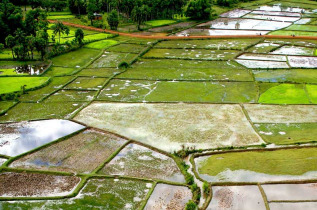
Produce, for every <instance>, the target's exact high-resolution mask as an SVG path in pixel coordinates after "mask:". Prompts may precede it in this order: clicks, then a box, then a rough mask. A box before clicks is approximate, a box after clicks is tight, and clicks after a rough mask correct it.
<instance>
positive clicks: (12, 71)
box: [0, 69, 28, 76]
mask: <svg viewBox="0 0 317 210" xmlns="http://www.w3.org/2000/svg"><path fill="white" fill-rule="evenodd" d="M12 75H14V76H15V75H17V72H16V71H15V69H0V76H12ZM19 75H28V74H27V73H23V74H19Z"/></svg>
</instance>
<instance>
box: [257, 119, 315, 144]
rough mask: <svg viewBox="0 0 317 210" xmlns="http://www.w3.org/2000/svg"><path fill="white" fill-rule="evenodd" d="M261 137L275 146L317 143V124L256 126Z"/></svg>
mask: <svg viewBox="0 0 317 210" xmlns="http://www.w3.org/2000/svg"><path fill="white" fill-rule="evenodd" d="M255 127H256V129H257V130H258V132H259V133H260V135H261V137H262V138H263V139H264V140H265V141H266V142H270V143H274V144H294V143H299V142H300V143H305V142H311V141H316V139H317V124H316V123H296V124H295V123H292V124H283V123H278V124H276V123H273V124H267V123H266V124H255Z"/></svg>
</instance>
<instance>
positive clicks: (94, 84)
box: [65, 77, 108, 90]
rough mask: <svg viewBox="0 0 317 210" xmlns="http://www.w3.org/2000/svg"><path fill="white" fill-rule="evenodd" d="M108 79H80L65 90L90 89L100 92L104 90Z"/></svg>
mask: <svg viewBox="0 0 317 210" xmlns="http://www.w3.org/2000/svg"><path fill="white" fill-rule="evenodd" d="M107 80H108V79H107V78H94V77H79V78H77V79H76V80H75V81H73V82H72V83H70V84H69V85H67V86H66V87H65V89H88V90H98V89H100V88H102V86H103V84H104V83H105V82H106V81H107Z"/></svg>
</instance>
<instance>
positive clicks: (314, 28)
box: [284, 25, 317, 32]
mask: <svg viewBox="0 0 317 210" xmlns="http://www.w3.org/2000/svg"><path fill="white" fill-rule="evenodd" d="M284 30H289V31H293V30H294V31H314V32H317V26H314V25H291V26H289V27H287V28H286V29H284Z"/></svg>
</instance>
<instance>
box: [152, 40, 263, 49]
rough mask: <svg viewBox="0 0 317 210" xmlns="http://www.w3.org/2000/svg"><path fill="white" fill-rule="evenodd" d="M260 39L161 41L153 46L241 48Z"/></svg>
mask: <svg viewBox="0 0 317 210" xmlns="http://www.w3.org/2000/svg"><path fill="white" fill-rule="evenodd" d="M259 41H260V39H210V40H170V41H162V42H160V43H158V44H157V45H155V48H175V49H195V48H200V49H214V50H219V49H221V50H242V49H246V48H247V47H248V46H250V45H253V44H255V43H257V42H259Z"/></svg>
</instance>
